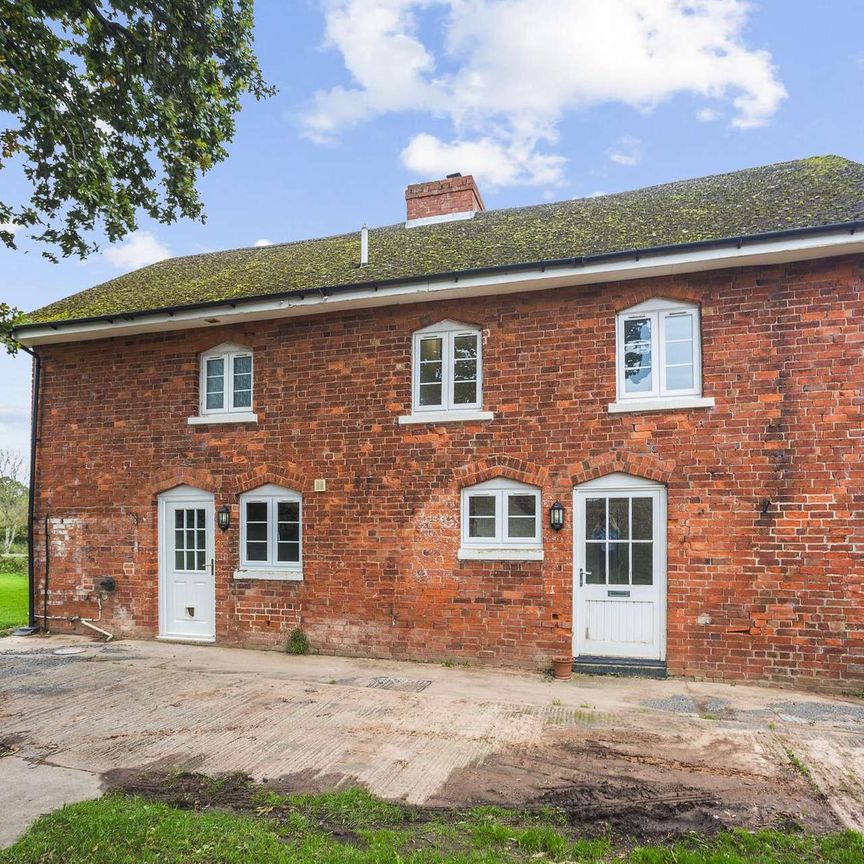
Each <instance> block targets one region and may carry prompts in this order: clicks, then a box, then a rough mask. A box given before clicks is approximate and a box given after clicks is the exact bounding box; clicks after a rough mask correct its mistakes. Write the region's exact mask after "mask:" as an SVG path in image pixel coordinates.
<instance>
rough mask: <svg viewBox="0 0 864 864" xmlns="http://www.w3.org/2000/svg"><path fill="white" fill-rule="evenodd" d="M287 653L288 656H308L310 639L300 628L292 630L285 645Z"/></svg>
mask: <svg viewBox="0 0 864 864" xmlns="http://www.w3.org/2000/svg"><path fill="white" fill-rule="evenodd" d="M285 651H286V652H287V653H288V654H308V653H309V639H308V638H307V637H306V634H305V633H304V632H303V631H302V630H300V629H299V628H297V629H296V630H292V631H291V635H290V636H289V637H288V642H287V643H286V645H285Z"/></svg>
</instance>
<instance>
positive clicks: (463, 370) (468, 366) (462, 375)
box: [453, 360, 477, 381]
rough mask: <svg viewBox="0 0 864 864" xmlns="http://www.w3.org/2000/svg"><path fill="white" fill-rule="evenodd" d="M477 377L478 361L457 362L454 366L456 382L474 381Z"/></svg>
mask: <svg viewBox="0 0 864 864" xmlns="http://www.w3.org/2000/svg"><path fill="white" fill-rule="evenodd" d="M476 377H477V361H476V360H457V361H456V362H455V363H454V364H453V378H454V379H455V380H456V381H473V380H474V379H475V378H476Z"/></svg>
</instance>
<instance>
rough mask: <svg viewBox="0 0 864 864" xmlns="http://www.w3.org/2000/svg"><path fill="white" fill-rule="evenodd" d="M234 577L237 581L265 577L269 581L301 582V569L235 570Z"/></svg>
mask: <svg viewBox="0 0 864 864" xmlns="http://www.w3.org/2000/svg"><path fill="white" fill-rule="evenodd" d="M234 578H235V579H236V580H238V581H241V580H246V579H266V580H267V581H269V582H302V581H303V571H302V570H235V571H234Z"/></svg>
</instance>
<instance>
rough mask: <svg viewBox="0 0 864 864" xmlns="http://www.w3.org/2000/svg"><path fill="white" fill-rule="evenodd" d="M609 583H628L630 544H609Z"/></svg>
mask: <svg viewBox="0 0 864 864" xmlns="http://www.w3.org/2000/svg"><path fill="white" fill-rule="evenodd" d="M609 584H610V585H629V584H630V544H629V543H610V544H609Z"/></svg>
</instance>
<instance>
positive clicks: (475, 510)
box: [468, 495, 495, 516]
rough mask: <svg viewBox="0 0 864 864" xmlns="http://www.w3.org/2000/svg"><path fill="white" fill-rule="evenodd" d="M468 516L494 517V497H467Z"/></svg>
mask: <svg viewBox="0 0 864 864" xmlns="http://www.w3.org/2000/svg"><path fill="white" fill-rule="evenodd" d="M468 515H469V516H494V515H495V496H494V495H470V496H469V497H468Z"/></svg>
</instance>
